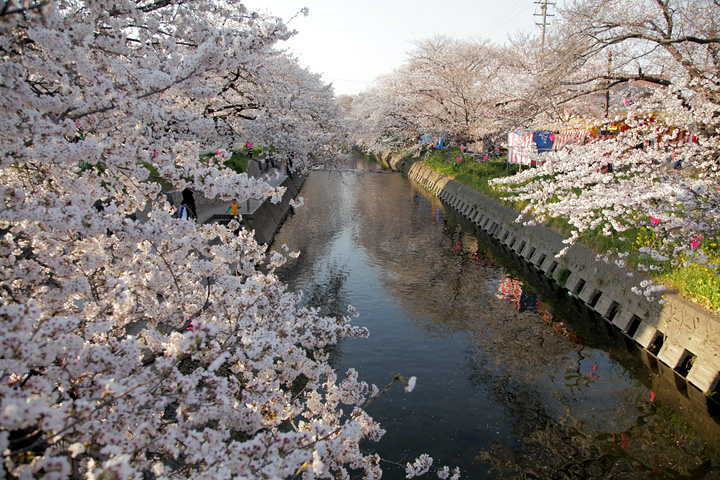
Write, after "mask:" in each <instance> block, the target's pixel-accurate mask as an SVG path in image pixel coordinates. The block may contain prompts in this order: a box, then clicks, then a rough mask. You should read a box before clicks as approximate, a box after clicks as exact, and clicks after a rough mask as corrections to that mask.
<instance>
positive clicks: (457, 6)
mask: <svg viewBox="0 0 720 480" xmlns="http://www.w3.org/2000/svg"><path fill="white" fill-rule="evenodd" d="M536 1H539V0H536ZM242 3H243V4H244V5H245V6H246V7H248V8H250V9H251V10H259V11H263V12H264V11H267V12H270V13H271V14H273V15H274V16H279V17H281V18H282V19H284V20H289V19H290V18H292V17H293V16H294V15H295V14H296V13H297V12H298V11H299V10H300V9H301V8H303V7H308V9H309V10H310V14H309V15H308V16H307V17H304V16H302V15H300V16H298V17H297V18H295V19H293V20H292V22H290V26H291V27H292V28H293V29H295V30H297V31H298V33H297V35H295V36H294V37H293V38H292V39H290V40H289V41H287V42H285V45H282V44H281V45H280V46H281V47H285V48H288V49H289V50H290V51H291V52H292V53H293V54H294V55H295V56H296V57H297V58H298V60H299V62H300V64H301V65H302V66H304V67H308V68H309V69H310V70H311V71H313V72H315V73H319V74H322V77H323V80H325V81H326V82H328V83H332V84H333V86H334V87H335V93H336V94H338V95H341V94H344V93H347V94H354V93H358V92H359V91H361V90H363V89H364V88H365V87H366V86H368V85H369V84H370V83H371V82H372V81H373V80H374V79H375V78H376V77H377V76H378V75H382V74H386V73H390V72H391V71H393V70H394V69H395V68H397V67H399V66H400V65H401V64H402V63H403V62H404V61H405V60H406V53H407V52H409V51H411V50H413V49H414V45H413V43H412V42H413V41H417V40H421V39H424V38H430V37H432V36H434V35H440V34H443V35H447V36H449V37H453V38H456V39H463V38H484V39H489V40H491V41H492V42H494V43H496V44H502V43H505V42H506V40H507V38H508V36H511V35H514V34H516V33H517V32H520V31H522V32H526V33H530V34H532V35H533V36H535V35H539V34H540V27H539V26H538V24H540V23H541V21H542V18H541V17H540V16H539V14H540V5H539V4H538V3H535V1H534V0H474V1H473V0H242ZM552 8H553V7H552V6H549V7H548V13H554V12H553V11H552ZM534 14H538V15H534ZM548 20H549V21H550V20H552V19H551V18H549V19H548Z"/></svg>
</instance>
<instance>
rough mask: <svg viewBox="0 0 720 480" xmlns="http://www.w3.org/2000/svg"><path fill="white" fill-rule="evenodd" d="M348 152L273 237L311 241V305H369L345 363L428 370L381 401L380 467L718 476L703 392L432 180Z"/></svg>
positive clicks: (306, 255)
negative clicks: (551, 279)
mask: <svg viewBox="0 0 720 480" xmlns="http://www.w3.org/2000/svg"><path fill="white" fill-rule="evenodd" d="M348 165H349V167H350V168H349V169H346V170H340V171H338V170H335V171H315V172H313V173H312V174H311V175H310V176H309V178H308V179H307V181H306V183H305V185H304V187H303V190H302V192H301V196H303V197H304V199H305V205H304V206H303V207H302V208H300V209H298V210H297V211H296V212H295V213H294V214H293V215H292V216H291V217H290V218H288V220H287V221H286V222H285V224H284V225H283V227H282V228H281V230H280V231H279V232H278V235H277V236H276V239H275V242H274V245H273V246H274V248H276V246H279V245H282V244H286V245H288V246H289V247H290V248H291V249H292V250H298V251H300V252H302V255H301V257H300V258H299V259H297V260H293V261H292V262H291V263H289V264H288V265H287V266H286V267H284V269H283V271H282V272H281V275H282V276H283V279H284V280H285V281H286V282H287V283H288V284H289V285H290V287H291V288H292V289H298V290H303V291H304V302H305V303H306V304H309V305H313V306H317V307H321V308H322V311H323V313H325V314H337V315H343V314H345V313H346V312H347V306H348V304H351V305H353V306H354V307H355V308H357V309H358V310H359V311H360V317H359V318H357V319H355V323H356V324H357V325H362V326H365V327H367V328H368V329H369V330H370V337H369V338H365V339H351V340H345V341H343V342H342V343H341V344H340V345H339V346H338V349H337V351H336V352H335V359H336V360H335V365H336V367H337V369H338V370H339V371H340V372H344V371H346V370H347V369H348V368H355V369H356V370H358V371H359V373H360V377H361V378H362V379H363V380H365V381H367V382H370V383H375V384H376V385H378V386H379V387H381V388H382V387H383V386H385V385H386V384H387V383H388V382H389V381H390V380H391V379H392V378H393V376H394V375H395V374H397V373H401V374H402V375H403V376H405V377H406V378H407V377H409V376H416V377H417V379H418V380H417V386H416V388H415V390H414V391H413V392H412V393H406V392H404V391H403V389H402V387H401V386H400V385H396V386H394V387H393V389H391V391H390V392H389V393H388V394H386V395H385V396H383V397H382V398H381V399H379V400H378V401H377V402H375V403H374V404H373V405H371V407H370V408H369V412H370V414H371V415H372V416H373V417H374V418H375V419H377V420H379V421H380V423H381V424H382V426H383V427H384V428H385V429H386V430H387V433H386V435H385V436H384V437H383V439H382V440H381V441H380V442H379V443H369V444H367V445H366V446H365V448H366V449H367V450H368V451H375V452H378V453H379V454H380V455H381V456H382V457H383V458H384V459H386V460H388V462H385V463H384V465H383V468H384V470H385V475H384V477H383V478H390V479H396V478H397V479H400V478H405V473H404V470H403V469H402V468H399V467H397V466H395V465H394V463H392V462H395V463H399V464H403V465H404V463H405V462H408V461H412V460H413V459H414V458H416V457H417V456H419V455H420V454H421V453H428V454H429V455H431V456H432V457H434V459H435V465H436V466H442V465H449V466H451V467H454V466H459V467H460V468H461V470H462V472H463V478H471V479H484V478H619V479H635V478H648V479H660V478H688V479H690V478H692V479H695V478H707V479H710V478H720V461H719V460H718V456H717V455H716V454H714V451H715V450H713V449H717V448H718V447H719V446H720V442H718V440H717V439H718V438H719V437H720V426H718V423H717V421H716V419H715V418H716V417H713V416H712V415H710V414H708V413H707V405H706V403H703V401H704V400H705V399H704V397H703V396H702V395H700V394H699V392H693V391H692V390H690V392H688V391H687V389H685V390H683V388H682V385H680V384H679V383H678V382H677V380H676V379H675V377H674V376H673V373H672V372H671V371H670V372H669V373H668V372H667V371H664V370H663V367H662V365H657V363H654V357H652V356H651V355H648V354H644V353H643V352H641V351H637V349H636V348H634V347H633V346H632V343H631V342H626V341H625V340H624V339H623V338H622V336H620V335H617V334H614V333H613V332H612V331H611V330H608V329H606V328H605V325H604V323H603V322H602V321H597V320H595V319H593V318H592V316H591V315H589V314H588V312H585V311H583V310H582V309H581V308H580V307H577V306H575V304H574V303H573V301H572V299H571V298H570V299H568V298H567V294H566V293H565V292H558V291H557V290H553V288H552V287H551V286H550V285H549V284H548V283H547V282H544V281H543V277H542V275H538V274H537V273H535V272H534V270H532V269H531V268H528V267H527V266H525V265H523V264H521V263H520V262H518V261H517V260H516V259H514V257H512V256H509V255H507V254H506V253H504V252H503V250H502V249H501V247H499V246H498V245H497V244H495V243H494V242H493V241H491V240H490V239H488V238H486V237H485V236H484V234H482V233H481V232H477V231H475V230H473V228H472V227H471V226H469V225H466V224H464V223H463V222H464V221H463V220H462V219H457V218H455V217H454V216H453V215H452V214H451V213H449V212H448V211H446V210H445V209H444V208H443V206H442V204H441V203H440V202H439V200H438V199H437V198H435V197H433V196H432V195H430V194H428V193H427V192H426V191H425V190H424V189H423V188H422V187H420V186H418V185H416V184H414V183H413V182H411V181H410V180H408V179H407V178H406V177H404V176H403V175H401V174H398V173H384V172H377V171H370V170H368V169H367V168H365V169H364V170H362V169H360V168H363V167H364V165H363V163H362V162H361V161H360V160H358V159H356V158H353V159H352V160H351V162H350V163H349V164H348ZM373 169H375V168H373ZM665 370H667V369H665ZM678 386H680V387H681V388H678ZM697 397H699V398H700V400H699V401H698V400H697Z"/></svg>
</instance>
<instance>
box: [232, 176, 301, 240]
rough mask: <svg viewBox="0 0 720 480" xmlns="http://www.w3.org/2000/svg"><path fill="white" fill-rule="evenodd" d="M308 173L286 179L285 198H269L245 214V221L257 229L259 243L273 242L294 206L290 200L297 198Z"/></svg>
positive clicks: (248, 225) (256, 235) (284, 184)
mask: <svg viewBox="0 0 720 480" xmlns="http://www.w3.org/2000/svg"><path fill="white" fill-rule="evenodd" d="M306 178H307V176H306V175H300V174H296V175H295V178H294V179H286V180H285V181H284V182H283V183H282V186H284V187H286V188H287V190H285V194H284V195H283V198H282V200H281V201H280V202H278V203H272V202H271V201H269V200H266V201H265V202H263V204H262V205H261V206H260V207H259V208H258V209H257V210H256V211H255V212H253V213H252V214H250V215H243V221H244V222H245V224H246V225H247V227H248V228H249V229H250V230H254V231H255V240H257V241H258V243H267V244H268V245H269V244H270V243H272V241H273V238H275V234H276V233H277V231H278V229H279V228H280V226H281V225H282V224H283V222H284V221H285V218H287V216H288V215H289V214H290V211H291V209H292V207H291V206H290V200H292V199H293V198H295V197H296V196H297V194H298V193H300V189H301V188H302V186H303V184H304V183H305V179H306Z"/></svg>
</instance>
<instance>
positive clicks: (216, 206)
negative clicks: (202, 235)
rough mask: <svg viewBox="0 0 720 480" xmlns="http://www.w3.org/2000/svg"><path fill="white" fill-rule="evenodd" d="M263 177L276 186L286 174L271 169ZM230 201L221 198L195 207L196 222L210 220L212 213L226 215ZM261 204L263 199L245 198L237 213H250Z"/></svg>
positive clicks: (282, 180) (283, 179)
mask: <svg viewBox="0 0 720 480" xmlns="http://www.w3.org/2000/svg"><path fill="white" fill-rule="evenodd" d="M258 178H262V179H265V180H266V181H267V182H268V183H269V184H270V185H272V186H273V187H277V186H278V185H280V184H282V183H283V182H284V181H285V179H286V178H287V175H275V173H273V172H272V171H271V172H270V173H268V174H267V175H263V176H261V177H258ZM231 203H232V202H231V201H223V200H217V201H215V202H213V203H211V204H209V205H205V206H203V207H202V208H201V207H198V208H197V215H198V219H197V221H198V223H205V222H207V221H208V220H210V219H211V218H212V217H213V215H226V214H227V211H228V207H229V206H230V204H231ZM262 204H263V200H257V199H251V200H246V201H244V202H240V203H239V204H238V206H239V207H240V208H238V213H239V214H240V215H248V214H252V213H254V212H255V210H257V209H258V208H260V205H262Z"/></svg>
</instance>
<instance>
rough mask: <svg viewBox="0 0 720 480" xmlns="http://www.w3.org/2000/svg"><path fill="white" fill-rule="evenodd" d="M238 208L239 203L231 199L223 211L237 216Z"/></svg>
mask: <svg viewBox="0 0 720 480" xmlns="http://www.w3.org/2000/svg"><path fill="white" fill-rule="evenodd" d="M238 208H239V205H238V204H237V200H233V201H232V203H231V204H230V206H229V207H228V208H227V211H226V212H225V213H230V215H232V216H233V217H237V216H238Z"/></svg>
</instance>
